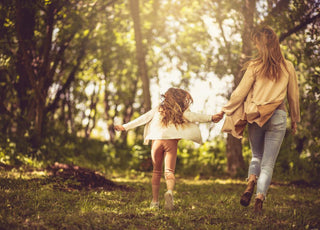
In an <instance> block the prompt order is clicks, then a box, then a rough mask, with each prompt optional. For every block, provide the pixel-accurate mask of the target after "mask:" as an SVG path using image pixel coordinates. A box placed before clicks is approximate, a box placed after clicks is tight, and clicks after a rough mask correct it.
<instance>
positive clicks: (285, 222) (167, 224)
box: [0, 170, 320, 229]
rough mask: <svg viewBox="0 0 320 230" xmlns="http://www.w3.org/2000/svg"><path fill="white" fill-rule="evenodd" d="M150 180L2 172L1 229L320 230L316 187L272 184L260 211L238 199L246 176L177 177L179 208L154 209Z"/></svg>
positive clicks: (147, 176)
mask: <svg viewBox="0 0 320 230" xmlns="http://www.w3.org/2000/svg"><path fill="white" fill-rule="evenodd" d="M150 178H151V175H150V174H141V176H139V175H138V176H135V177H134V178H133V177H132V178H128V177H121V176H118V177H116V176H114V177H112V178H110V179H112V180H113V181H114V182H116V183H117V184H119V185H126V186H127V188H126V189H123V188H122V189H119V188H118V189H115V190H111V191H106V190H102V189H89V190H84V189H83V190H80V191H79V190H76V189H71V188H70V186H69V185H70V183H71V184H72V183H75V182H73V181H63V182H62V181H61V180H59V179H58V178H52V177H48V176H47V175H46V173H45V172H41V171H38V172H37V171H29V172H28V171H19V170H11V171H4V170H1V171H0V188H1V190H0V201H1V203H0V206H1V207H0V229H320V189H319V188H314V187H313V188H312V187H296V186H287V185H281V186H280V185H272V186H271V187H270V190H269V194H268V197H267V200H266V202H265V203H264V212H263V214H262V215H260V216H256V215H255V214H254V213H253V203H254V202H253V201H252V202H251V204H250V206H249V207H247V208H245V207H242V206H241V205H240V204H239V196H240V194H241V192H242V191H243V189H244V188H245V183H244V182H243V181H238V180H231V179H230V180H222V179H221V180H219V179H209V180H195V179H186V178H181V177H179V176H177V184H176V190H175V192H174V199H175V209H174V210H173V211H166V210H164V209H162V208H161V207H160V210H158V211H155V210H150V209H149V203H150V200H151V186H150ZM164 189H165V184H164V181H162V185H161V194H163V193H164V192H165V190H164ZM160 205H161V206H162V207H163V196H162V195H161V201H160Z"/></svg>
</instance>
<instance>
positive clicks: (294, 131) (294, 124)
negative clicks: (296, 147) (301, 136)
mask: <svg viewBox="0 0 320 230" xmlns="http://www.w3.org/2000/svg"><path fill="white" fill-rule="evenodd" d="M291 132H292V134H293V135H294V134H296V132H297V122H294V121H292V122H291Z"/></svg>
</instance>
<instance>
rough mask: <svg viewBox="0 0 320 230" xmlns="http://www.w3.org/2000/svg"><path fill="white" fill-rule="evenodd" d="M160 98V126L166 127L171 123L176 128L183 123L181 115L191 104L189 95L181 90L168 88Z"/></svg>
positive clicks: (191, 100)
mask: <svg viewBox="0 0 320 230" xmlns="http://www.w3.org/2000/svg"><path fill="white" fill-rule="evenodd" d="M161 97H162V99H163V100H162V102H161V104H160V107H159V112H160V114H161V115H162V120H161V123H162V125H164V126H168V125H169V124H170V123H172V124H174V125H175V126H177V125H182V124H183V123H185V122H186V121H185V120H184V119H183V113H184V111H186V110H187V109H188V108H189V106H190V105H191V104H192V103H193V99H192V97H191V95H190V94H189V93H188V92H187V91H185V90H183V89H178V88H169V89H168V90H167V92H166V93H165V94H163V95H161Z"/></svg>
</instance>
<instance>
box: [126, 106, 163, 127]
mask: <svg viewBox="0 0 320 230" xmlns="http://www.w3.org/2000/svg"><path fill="white" fill-rule="evenodd" d="M157 109H158V107H156V108H153V109H151V110H149V111H148V112H146V113H145V114H142V115H141V116H140V117H138V118H136V119H134V120H132V121H130V122H128V123H126V124H123V125H122V126H123V127H124V128H125V130H126V131H128V130H129V129H133V128H136V127H138V126H141V125H144V124H146V123H148V122H149V121H151V119H152V118H153V116H154V114H155V112H156V111H157Z"/></svg>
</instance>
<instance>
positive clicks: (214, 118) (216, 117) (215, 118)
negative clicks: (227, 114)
mask: <svg viewBox="0 0 320 230" xmlns="http://www.w3.org/2000/svg"><path fill="white" fill-rule="evenodd" d="M223 115H224V112H223V111H221V112H220V113H217V114H215V115H212V117H211V121H213V122H214V123H217V122H219V121H220V120H221V119H222V118H223Z"/></svg>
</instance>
